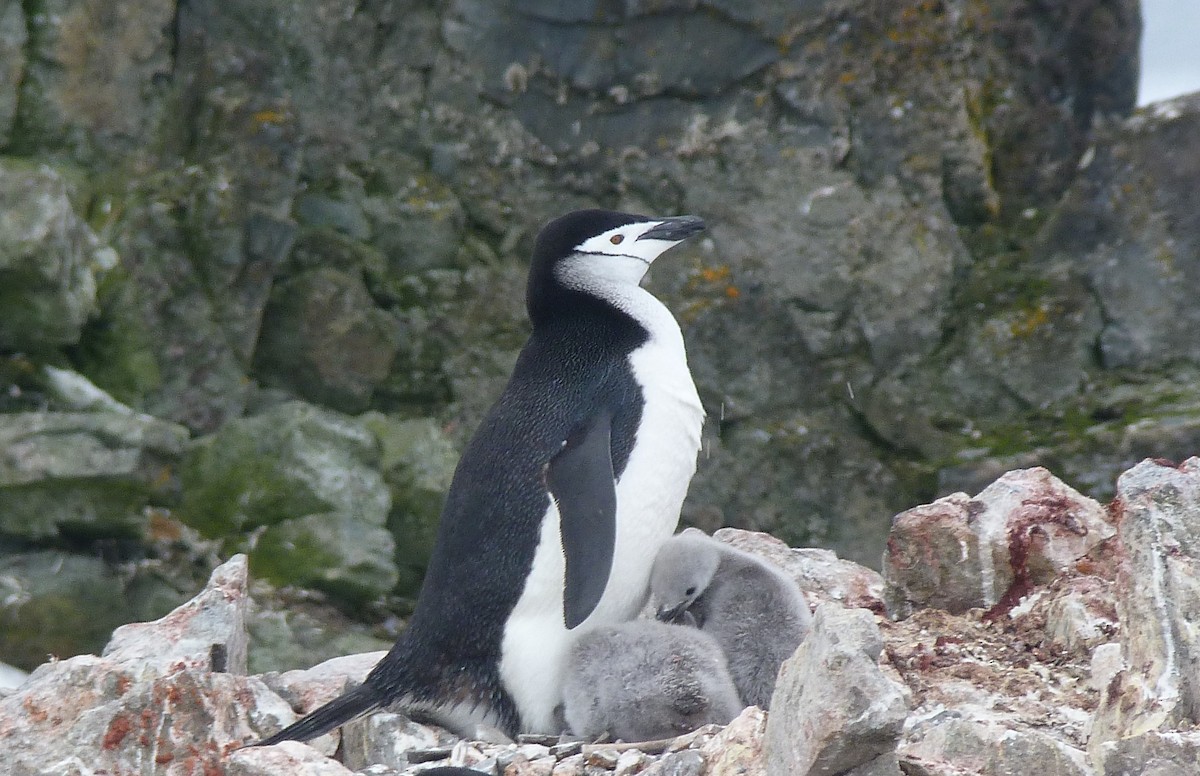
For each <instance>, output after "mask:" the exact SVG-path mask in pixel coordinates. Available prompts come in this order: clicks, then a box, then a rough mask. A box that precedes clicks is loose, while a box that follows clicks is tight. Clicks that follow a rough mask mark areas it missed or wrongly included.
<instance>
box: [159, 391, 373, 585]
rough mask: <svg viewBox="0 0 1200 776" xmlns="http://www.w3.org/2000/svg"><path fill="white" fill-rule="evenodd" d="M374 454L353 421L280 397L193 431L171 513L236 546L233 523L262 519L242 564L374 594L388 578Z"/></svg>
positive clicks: (285, 579)
mask: <svg viewBox="0 0 1200 776" xmlns="http://www.w3.org/2000/svg"><path fill="white" fill-rule="evenodd" d="M378 455H379V452H378V448H377V444H376V441H375V437H374V435H372V434H371V433H370V432H369V431H368V430H367V429H366V428H364V427H363V425H362V424H361V423H359V422H358V421H355V420H353V419H351V418H347V417H344V416H340V415H337V414H336V413H332V412H329V411H326V410H321V409H318V408H316V407H312V406H310V405H306V404H304V403H301V402H289V403H285V404H281V405H278V406H276V407H272V408H270V409H268V410H267V411H265V412H264V413H263V414H261V415H257V416H254V417H251V418H245V419H242V420H239V421H237V422H233V423H229V424H227V425H226V426H225V427H224V428H223V429H222V430H221V431H220V432H218V433H217V434H214V435H210V436H208V437H204V438H202V439H200V440H198V441H197V444H196V445H195V446H194V447H193V449H192V450H191V451H190V452H189V454H188V456H187V459H186V461H185V462H184V467H183V472H182V479H183V482H184V497H183V501H182V503H181V504H180V508H179V517H180V519H182V520H183V521H184V522H186V523H188V524H189V525H192V526H194V527H196V528H197V529H199V530H200V531H201V533H203V534H205V535H207V536H213V537H228V538H229V539H230V540H231V542H232V543H233V544H234V545H235V546H237V545H238V544H240V542H239V541H238V540H239V538H240V536H239V535H240V532H243V531H250V530H253V529H255V528H259V527H263V528H264V530H263V531H262V533H261V535H260V536H258V537H257V541H256V542H255V544H254V546H253V547H252V548H250V550H249V556H250V567H251V569H252V570H253V571H254V573H255V574H258V575H261V576H263V577H265V578H267V579H269V580H271V581H273V582H275V583H277V584H303V585H309V586H312V587H317V588H320V589H323V590H325V591H327V592H328V593H330V594H331V595H333V596H335V597H336V598H339V599H341V600H344V601H350V602H361V601H362V600H365V599H370V598H374V597H376V596H378V595H381V594H383V593H385V592H387V591H389V590H391V588H392V587H393V585H394V584H395V582H396V571H395V567H394V562H393V559H392V538H391V535H390V534H389V533H388V532H387V530H386V528H385V527H384V526H385V523H386V520H387V513H388V510H389V508H390V497H389V494H388V491H387V488H386V487H385V486H384V484H383V479H382V476H381V475H380V474H379V471H378V470H377V469H376V468H375V466H376V465H377V464H378Z"/></svg>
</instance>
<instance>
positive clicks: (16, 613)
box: [0, 550, 133, 670]
mask: <svg viewBox="0 0 1200 776" xmlns="http://www.w3.org/2000/svg"><path fill="white" fill-rule="evenodd" d="M132 608H133V607H132V606H131V603H130V601H129V598H128V597H127V596H126V593H125V588H124V585H123V582H122V580H121V579H119V578H118V576H117V575H116V573H115V572H114V570H113V569H111V568H110V567H108V566H107V565H106V564H105V563H104V562H103V561H102V560H100V559H99V558H95V557H88V556H79V555H71V554H69V553H65V552H60V551H53V550H42V551H38V552H30V553H25V554H19V555H18V554H12V555H7V556H5V557H3V558H0V616H3V618H4V622H5V627H4V628H3V629H2V630H0V654H3V655H4V657H5V660H7V661H8V662H11V663H15V664H17V665H19V666H21V667H23V668H26V669H29V670H32V669H33V668H35V667H36V666H38V665H40V664H41V663H42V662H43V661H45V659H46V656H47V655H57V656H61V657H69V656H71V655H78V654H80V653H83V652H98V651H99V650H100V648H101V647H103V646H104V643H105V641H106V640H107V639H108V636H109V634H110V633H111V632H112V629H113V628H115V627H117V626H118V625H120V624H122V623H123V622H126V620H127V618H128V615H129V612H130V610H131V609H132Z"/></svg>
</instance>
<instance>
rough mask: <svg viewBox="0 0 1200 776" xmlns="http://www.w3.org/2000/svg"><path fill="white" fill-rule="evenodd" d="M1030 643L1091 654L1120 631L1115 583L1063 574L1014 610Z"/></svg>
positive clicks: (1016, 623)
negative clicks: (1114, 590)
mask: <svg viewBox="0 0 1200 776" xmlns="http://www.w3.org/2000/svg"><path fill="white" fill-rule="evenodd" d="M1009 614H1010V616H1011V617H1012V619H1013V621H1014V624H1015V627H1016V629H1017V630H1018V631H1019V632H1020V633H1021V634H1022V635H1023V636H1025V637H1026V638H1027V639H1028V640H1029V642H1030V643H1034V644H1041V645H1042V646H1044V647H1047V648H1049V649H1051V650H1056V651H1059V652H1062V653H1065V654H1071V655H1075V656H1077V657H1087V656H1090V655H1091V654H1092V651H1093V650H1094V649H1096V648H1097V647H1099V646H1102V645H1104V644H1107V643H1109V642H1110V641H1111V640H1112V639H1113V638H1114V637H1116V636H1117V634H1118V633H1119V631H1120V623H1119V621H1118V618H1117V610H1116V597H1115V595H1114V594H1113V584H1112V583H1111V582H1110V581H1109V580H1107V579H1103V578H1101V577H1095V576H1090V575H1089V576H1063V577H1059V578H1058V579H1056V580H1054V581H1053V582H1052V583H1051V584H1050V585H1048V586H1047V587H1045V588H1042V589H1039V590H1036V591H1034V592H1033V593H1032V594H1031V595H1030V596H1029V597H1028V598H1026V599H1025V600H1024V601H1023V602H1022V603H1021V604H1020V605H1019V606H1018V607H1014V608H1013V609H1012V610H1011V611H1010V612H1009Z"/></svg>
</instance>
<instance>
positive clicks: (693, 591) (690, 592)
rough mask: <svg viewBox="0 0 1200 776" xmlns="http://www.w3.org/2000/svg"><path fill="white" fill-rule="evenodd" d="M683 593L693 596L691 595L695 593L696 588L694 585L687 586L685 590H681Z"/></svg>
mask: <svg viewBox="0 0 1200 776" xmlns="http://www.w3.org/2000/svg"><path fill="white" fill-rule="evenodd" d="M683 594H684V595H686V596H693V595H695V594H696V588H694V587H689V588H688V589H687V590H684V591H683Z"/></svg>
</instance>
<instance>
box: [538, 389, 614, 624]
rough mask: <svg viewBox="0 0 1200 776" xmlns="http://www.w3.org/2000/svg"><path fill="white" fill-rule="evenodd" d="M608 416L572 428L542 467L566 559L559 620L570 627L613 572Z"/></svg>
mask: <svg viewBox="0 0 1200 776" xmlns="http://www.w3.org/2000/svg"><path fill="white" fill-rule="evenodd" d="M611 436H612V413H611V412H601V413H598V414H596V415H594V416H592V417H590V418H588V419H587V420H586V421H585V422H584V423H582V424H580V425H579V426H577V427H576V428H575V429H574V430H573V431H572V432H571V433H570V434H569V435H568V436H567V439H566V442H564V444H563V448H562V449H561V450H559V451H558V453H557V454H556V455H555V456H554V457H553V458H551V459H550V463H549V465H547V467H546V485H547V486H548V487H549V489H550V495H552V496H553V497H554V501H555V503H556V504H557V505H558V517H559V533H560V535H561V536H562V546H563V556H564V559H565V561H566V575H565V584H564V586H563V622H564V623H565V624H566V626H567V628H574V627H575V626H577V625H579V623H581V622H583V621H584V620H586V619H587V618H588V615H590V614H591V613H592V610H593V609H595V608H596V604H598V603H600V597H601V596H602V595H604V588H605V587H606V586H607V585H608V574H609V570H610V569H611V568H612V560H613V549H614V546H615V545H616V539H617V487H616V483H615V482H614V480H613V462H612V447H611V441H610V440H611Z"/></svg>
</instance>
